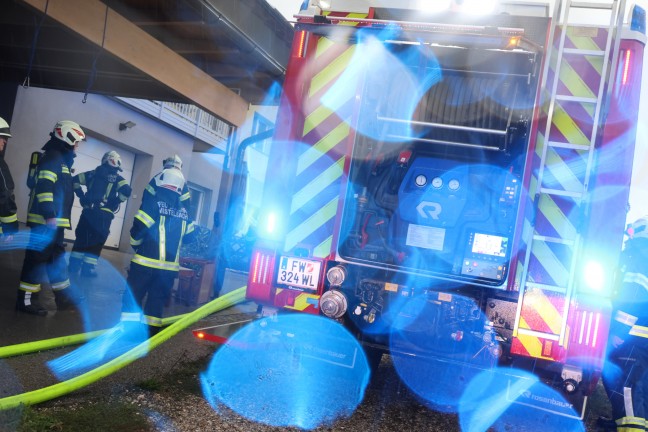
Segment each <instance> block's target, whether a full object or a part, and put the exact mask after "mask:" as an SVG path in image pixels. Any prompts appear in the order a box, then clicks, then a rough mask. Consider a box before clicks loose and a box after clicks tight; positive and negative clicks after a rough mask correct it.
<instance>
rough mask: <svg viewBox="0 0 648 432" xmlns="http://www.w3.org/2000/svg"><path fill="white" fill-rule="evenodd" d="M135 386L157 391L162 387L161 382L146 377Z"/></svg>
mask: <svg viewBox="0 0 648 432" xmlns="http://www.w3.org/2000/svg"><path fill="white" fill-rule="evenodd" d="M137 387H139V388H141V389H142V390H148V391H158V390H160V389H161V388H162V383H161V382H160V381H158V380H156V379H155V378H148V379H145V380H144V381H140V382H138V383H137Z"/></svg>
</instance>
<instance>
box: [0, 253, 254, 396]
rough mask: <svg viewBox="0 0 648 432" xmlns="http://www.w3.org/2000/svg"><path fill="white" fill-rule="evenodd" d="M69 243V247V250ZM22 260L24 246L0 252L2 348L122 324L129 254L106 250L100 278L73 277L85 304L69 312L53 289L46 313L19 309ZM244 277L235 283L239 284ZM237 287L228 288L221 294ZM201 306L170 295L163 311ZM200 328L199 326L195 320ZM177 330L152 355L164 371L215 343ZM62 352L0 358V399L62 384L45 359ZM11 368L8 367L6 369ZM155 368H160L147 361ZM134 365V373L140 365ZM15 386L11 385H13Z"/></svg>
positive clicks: (246, 307)
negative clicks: (59, 305) (57, 302)
mask: <svg viewBox="0 0 648 432" xmlns="http://www.w3.org/2000/svg"><path fill="white" fill-rule="evenodd" d="M69 249H71V244H70V245H68V250H69ZM23 258H24V250H22V249H8V250H7V249H5V250H0V329H2V331H0V346H10V345H15V344H21V343H25V342H33V341H40V340H44V339H50V338H58V337H62V336H68V335H76V334H81V333H85V332H89V331H94V330H103V329H108V328H111V327H113V326H114V325H115V324H117V323H118V322H119V318H120V313H121V299H122V294H123V292H124V290H125V287H126V285H125V278H126V269H127V267H128V264H129V262H130V259H131V254H127V253H123V252H118V251H114V250H104V252H103V253H102V257H101V258H100V261H99V265H98V266H97V272H98V274H99V276H98V277H97V278H84V277H80V276H76V277H71V282H72V287H71V288H70V289H72V290H73V292H74V294H75V296H83V297H85V305H84V306H82V307H80V308H72V309H70V310H65V311H57V310H56V305H55V303H54V298H53V295H52V292H51V290H50V289H49V287H47V286H46V287H44V289H43V290H42V292H41V295H40V298H41V303H42V304H43V306H44V307H45V308H47V309H48V311H49V312H48V315H47V316H46V317H40V316H35V315H29V314H25V313H22V312H17V311H16V310H15V301H16V290H17V287H18V284H19V280H20V271H21V268H22V262H23ZM240 280H241V278H240V277H239V278H238V280H236V281H235V282H234V281H232V282H230V283H229V285H232V283H240ZM233 288H236V287H233V286H226V287H225V289H224V290H223V293H225V292H227V291H229V290H231V289H233ZM198 306H200V305H189V306H188V305H186V304H185V302H184V301H180V300H177V299H176V298H175V297H173V298H172V300H171V302H170V303H169V305H168V306H167V308H166V309H165V314H164V316H165V317H172V316H176V315H180V314H184V313H187V312H190V311H192V310H195V309H196V308H197V307H198ZM254 308H255V306H254V305H252V304H243V305H239V306H237V307H235V308H232V309H230V310H228V311H226V312H224V313H240V312H250V311H253V310H254ZM196 326H200V324H197V325H196ZM196 326H192V328H195V327H196ZM192 328H190V329H187V330H185V331H184V332H182V333H180V334H178V335H177V336H175V337H174V338H173V340H172V341H168V342H166V343H165V344H164V345H162V347H163V348H164V349H163V350H159V349H158V350H157V351H161V352H159V353H157V354H156V355H155V356H150V357H151V360H150V361H152V362H154V363H155V362H158V363H160V365H159V367H160V368H161V369H164V367H165V364H167V363H168V362H171V363H172V362H174V361H177V358H178V357H180V356H183V357H185V358H186V359H188V360H191V357H194V356H195V357H198V356H200V355H204V350H211V351H213V349H214V345H213V344H212V345H211V346H206V345H204V344H203V345H202V346H201V345H200V344H197V343H196V339H195V338H194V337H193V336H192V335H191V332H190V330H191V329H192ZM165 351H166V352H167V353H168V355H165V354H164V352H165ZM60 355H61V352H60V350H58V351H56V352H55V353H54V354H52V352H42V353H37V354H32V355H25V356H20V357H14V358H7V359H4V360H3V359H0V367H1V368H2V369H4V371H2V373H1V375H2V377H1V378H5V379H0V397H4V396H8V395H12V394H16V393H17V392H19V390H20V391H28V390H35V389H39V388H42V387H45V386H47V385H51V384H55V383H56V382H58V381H57V380H56V378H55V377H54V376H53V375H52V374H51V373H50V372H49V371H48V369H47V368H46V367H45V362H46V361H47V360H49V359H51V358H54V357H56V356H60ZM7 366H8V367H9V369H7V368H6V367H7ZM147 367H149V368H152V369H155V368H157V367H158V366H155V365H153V366H152V365H148V366H147ZM130 369H133V372H134V371H136V370H137V369H138V368H130ZM6 373H9V374H11V375H13V376H12V377H11V381H12V382H13V383H14V384H13V385H11V386H9V385H8V381H7V380H6V378H8V377H7V375H6ZM10 387H13V388H10Z"/></svg>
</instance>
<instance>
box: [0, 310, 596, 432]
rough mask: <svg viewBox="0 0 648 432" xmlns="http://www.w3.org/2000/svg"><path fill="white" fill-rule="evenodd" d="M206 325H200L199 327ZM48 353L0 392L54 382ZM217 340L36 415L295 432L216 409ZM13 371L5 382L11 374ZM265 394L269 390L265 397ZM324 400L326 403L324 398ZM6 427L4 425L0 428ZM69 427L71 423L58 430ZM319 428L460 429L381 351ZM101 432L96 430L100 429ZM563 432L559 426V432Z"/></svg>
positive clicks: (11, 366) (8, 363)
mask: <svg viewBox="0 0 648 432" xmlns="http://www.w3.org/2000/svg"><path fill="white" fill-rule="evenodd" d="M202 324H206V323H204V322H203V323H198V324H197V325H196V326H193V328H198V327H200V326H202ZM71 349H72V348H67V349H64V350H52V351H46V352H41V353H36V354H32V355H26V356H22V357H17V358H9V359H6V360H4V361H0V366H1V367H0V381H2V382H3V385H2V390H3V391H2V394H1V395H0V396H6V395H8V394H16V393H20V392H21V391H22V392H24V391H29V390H35V389H38V388H42V387H45V386H47V385H51V384H54V383H56V382H57V381H56V379H55V377H53V376H52V374H51V373H50V372H49V370H48V369H47V368H46V367H45V366H44V364H45V362H46V361H48V360H50V359H53V358H56V357H58V356H60V355H61V354H62V353H64V352H66V351H68V350H71ZM215 349H216V345H214V344H212V343H207V342H201V341H197V340H196V339H195V338H194V337H193V335H192V334H191V332H190V331H189V330H184V331H182V332H181V333H179V334H177V335H176V336H174V337H173V338H172V339H171V340H169V341H167V342H166V343H165V344H163V345H161V346H159V347H158V348H156V349H155V350H153V351H152V352H151V353H149V355H148V356H146V357H144V358H142V359H139V360H137V361H136V362H134V363H132V364H130V365H128V366H126V367H125V368H123V369H121V370H119V371H118V372H116V373H114V374H113V375H110V376H108V377H106V378H104V379H102V380H100V381H98V382H95V383H93V384H91V385H89V386H87V387H85V388H83V389H80V390H78V391H75V392H73V393H71V394H69V395H66V396H63V397H61V398H58V399H56V400H53V401H49V402H45V403H42V404H40V405H36V406H35V407H34V409H35V410H36V411H37V412H42V413H48V412H51V411H53V410H75V409H78V408H79V407H80V406H82V405H86V404H92V403H94V404H106V403H111V402H115V401H118V402H122V403H127V404H130V405H131V406H134V407H136V410H137V411H138V412H139V413H140V414H141V415H142V416H144V417H146V419H147V420H148V423H149V425H150V429H149V430H148V431H142V432H153V431H164V432H167V431H168V432H176V431H177V432H189V431H228V432H229V431H235V432H238V431H241V432H243V431H245V432H267V431H278V430H283V431H297V430H299V429H296V428H276V427H270V426H266V425H262V424H259V423H255V422H253V421H250V420H247V419H245V418H243V417H241V416H239V415H238V414H236V413H234V412H232V411H230V410H228V409H225V408H221V409H219V411H218V412H217V411H215V410H214V409H212V407H211V406H210V405H209V404H208V403H207V402H206V400H205V399H204V398H203V397H202V395H201V392H200V388H199V384H198V382H199V377H198V374H199V373H200V370H201V369H202V368H201V365H206V364H207V363H208V361H209V359H210V358H211V356H212V354H213V353H214V351H215ZM7 371H10V372H9V373H10V374H12V375H11V377H10V378H11V379H8V377H9V376H8V372H7ZM146 382H155V383H158V384H159V386H157V388H151V389H146V388H147V386H145V385H142V383H146ZM268 397H269V398H271V397H272V395H268ZM593 399H595V400H596V403H595V404H593V405H592V406H595V407H596V410H595V411H591V412H590V413H589V414H588V418H587V424H588V426H587V430H588V431H595V430H597V429H596V427H594V426H593V424H594V419H596V418H597V417H598V415H600V414H602V413H605V412H604V411H605V410H606V409H607V405H606V400H605V396H604V395H602V389H600V390H599V391H598V392H597V395H595V397H594V398H593ZM322 403H323V404H325V403H327V401H325V400H324V401H322ZM537 420H538V419H535V418H534V419H530V421H528V422H525V424H515V425H505V426H504V427H503V428H499V429H494V428H493V429H492V431H495V430H497V431H500V430H501V431H507V432H508V431H510V432H527V431H528V432H532V431H542V432H552V430H551V429H548V428H547V427H546V426H543V424H542V422H539V421H537ZM3 430H9V429H6V428H5V429H3ZM57 430H61V431H68V430H69V431H74V430H75V429H74V426H73V425H72V426H70V427H69V428H67V427H63V428H61V429H57ZM315 430H316V431H317V432H323V431H336V432H337V431H376V432H382V431H384V432H387V431H401V430H402V431H405V430H406V431H443V432H453V431H460V426H459V421H458V417H457V416H456V415H455V414H445V413H440V412H437V411H434V410H432V409H430V408H428V407H427V406H425V405H424V404H423V403H421V401H420V400H419V399H417V398H416V397H415V396H414V395H413V394H412V393H411V392H410V391H409V390H408V389H407V388H406V387H405V386H404V385H403V384H402V383H401V382H400V380H399V378H398V375H397V373H396V372H395V370H394V368H393V365H392V362H391V358H390V357H389V356H383V360H382V362H381V365H380V367H379V369H378V371H377V373H375V374H374V378H373V379H372V381H371V383H370V385H369V387H368V388H367V391H366V393H365V397H364V400H363V401H362V403H361V404H360V405H359V407H358V409H357V410H356V411H355V412H354V413H353V415H352V416H351V417H349V418H344V419H338V420H337V421H336V422H335V423H333V424H331V425H326V426H321V427H319V428H317V429H315ZM97 431H98V432H101V429H97ZM561 432H562V431H561Z"/></svg>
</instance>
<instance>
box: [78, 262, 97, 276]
mask: <svg viewBox="0 0 648 432" xmlns="http://www.w3.org/2000/svg"><path fill="white" fill-rule="evenodd" d="M81 276H83V277H90V278H95V277H97V271H96V270H95V266H94V265H93V264H88V263H83V265H82V266H81Z"/></svg>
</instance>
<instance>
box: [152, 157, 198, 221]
mask: <svg viewBox="0 0 648 432" xmlns="http://www.w3.org/2000/svg"><path fill="white" fill-rule="evenodd" d="M162 169H163V170H165V169H177V170H178V171H180V172H182V159H180V156H178V155H177V154H174V155H173V156H169V157H167V158H166V159H164V161H162ZM161 174H162V173H161V172H159V173H157V174H156V175H155V176H153V178H152V179H151V180H150V181H149V183H148V185H146V188H145V189H144V196H143V197H142V202H144V201H145V200H148V199H149V198H151V197H154V196H155V194H156V191H157V189H158V186H157V182H158V180H159V177H160V175H161ZM190 200H191V194H190V193H189V188H187V185H186V184H185V186H184V187H183V189H182V195H181V196H180V203H181V204H182V206H183V207H184V208H186V209H189V202H190Z"/></svg>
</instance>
